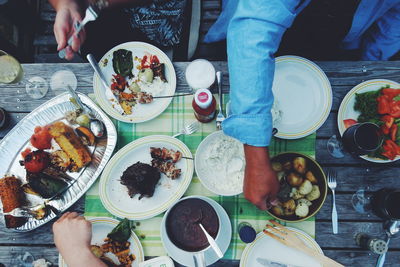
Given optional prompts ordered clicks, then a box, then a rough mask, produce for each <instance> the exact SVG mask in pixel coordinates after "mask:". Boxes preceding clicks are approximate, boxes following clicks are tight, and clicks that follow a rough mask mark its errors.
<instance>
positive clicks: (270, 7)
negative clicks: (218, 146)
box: [222, 0, 309, 146]
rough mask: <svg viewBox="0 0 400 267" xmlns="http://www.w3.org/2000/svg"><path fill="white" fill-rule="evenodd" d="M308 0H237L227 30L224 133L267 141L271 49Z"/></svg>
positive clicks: (257, 143) (255, 143)
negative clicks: (227, 93)
mask: <svg viewBox="0 0 400 267" xmlns="http://www.w3.org/2000/svg"><path fill="white" fill-rule="evenodd" d="M308 2H309V1H307V0H306V1H301V0H262V1H259V0H240V1H239V3H238V7H237V10H236V12H235V15H234V16H233V18H232V20H231V22H230V24H229V27H228V34H227V45H228V68H229V79H230V86H231V88H230V99H231V115H230V116H229V117H228V118H227V119H226V120H224V122H223V125H222V126H223V130H224V133H225V134H227V135H229V136H232V137H234V138H236V139H238V140H239V141H241V142H242V143H244V144H248V145H252V146H268V145H269V143H270V139H271V135H272V115H271V107H272V104H273V100H274V97H273V94H272V82H273V78H274V69H275V61H274V53H275V52H276V50H277V49H278V47H279V44H280V41H281V38H282V35H283V33H284V32H285V31H286V29H287V28H289V27H290V26H291V25H292V23H293V20H294V19H295V17H296V14H298V12H300V10H301V9H302V8H304V6H305V5H306V4H308Z"/></svg>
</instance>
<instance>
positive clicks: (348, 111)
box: [337, 79, 400, 163]
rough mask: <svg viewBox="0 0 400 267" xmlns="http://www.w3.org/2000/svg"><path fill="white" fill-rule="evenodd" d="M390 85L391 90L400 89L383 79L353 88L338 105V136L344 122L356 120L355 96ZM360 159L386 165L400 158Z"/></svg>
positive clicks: (392, 82)
mask: <svg viewBox="0 0 400 267" xmlns="http://www.w3.org/2000/svg"><path fill="white" fill-rule="evenodd" d="M386 85H390V87H391V88H396V89H398V88H400V84H399V83H397V82H394V81H391V80H385V79H374V80H369V81H365V82H362V83H360V84H358V85H356V86H354V87H353V89H351V90H350V91H349V92H348V93H347V94H346V95H345V97H344V98H343V100H342V103H340V107H339V112H338V120H337V123H338V128H339V132H340V135H343V133H344V131H345V130H346V127H345V126H344V122H343V121H344V120H347V119H353V120H357V118H358V116H359V115H360V112H358V111H355V110H354V104H355V101H356V94H359V93H365V92H370V91H376V90H379V89H380V88H382V87H383V86H386ZM360 158H362V159H365V160H368V161H371V162H376V163H387V162H392V161H396V160H398V159H400V156H397V157H396V158H395V159H394V160H384V159H379V158H372V157H368V156H360Z"/></svg>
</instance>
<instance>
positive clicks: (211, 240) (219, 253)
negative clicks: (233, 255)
mask: <svg viewBox="0 0 400 267" xmlns="http://www.w3.org/2000/svg"><path fill="white" fill-rule="evenodd" d="M199 226H200V228H201V230H203V233H204V234H205V235H206V238H207V241H208V243H210V246H211V247H212V249H213V250H214V251H215V254H217V256H218V258H222V257H223V256H224V254H223V253H222V251H221V249H220V248H219V246H218V244H217V242H215V240H214V238H213V237H212V236H211V235H210V234H209V233H208V232H207V231H206V229H204V227H203V225H202V224H201V223H199Z"/></svg>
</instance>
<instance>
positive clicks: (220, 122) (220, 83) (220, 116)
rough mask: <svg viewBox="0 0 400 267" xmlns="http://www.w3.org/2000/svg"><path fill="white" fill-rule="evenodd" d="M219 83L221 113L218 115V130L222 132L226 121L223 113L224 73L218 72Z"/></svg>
mask: <svg viewBox="0 0 400 267" xmlns="http://www.w3.org/2000/svg"><path fill="white" fill-rule="evenodd" d="M217 83H218V96H219V112H218V115H217V129H218V130H221V129H222V127H221V124H222V121H223V120H225V116H224V113H223V112H222V104H223V103H222V72H221V71H217Z"/></svg>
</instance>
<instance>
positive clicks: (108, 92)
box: [86, 54, 125, 115]
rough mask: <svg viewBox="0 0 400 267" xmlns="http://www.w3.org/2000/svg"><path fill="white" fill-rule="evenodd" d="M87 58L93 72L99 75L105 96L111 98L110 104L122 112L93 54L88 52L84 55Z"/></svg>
mask: <svg viewBox="0 0 400 267" xmlns="http://www.w3.org/2000/svg"><path fill="white" fill-rule="evenodd" d="M86 58H87V60H88V61H89V63H90V65H91V66H92V68H93V70H94V72H95V73H96V74H97V76H99V78H100V81H101V84H102V85H103V87H104V89H105V90H106V91H105V93H106V97H107V98H108V99H112V100H113V101H112V106H113V108H114V109H116V110H117V111H118V112H119V113H120V114H122V115H123V114H124V113H125V112H124V110H123V109H122V107H121V105H120V104H119V101H118V99H117V97H116V96H115V95H114V94H113V92H112V91H111V88H110V86H109V85H108V83H107V80H106V78H105V77H104V74H103V72H102V71H101V69H100V67H99V64H98V63H97V61H96V59H95V58H94V56H93V55H92V54H88V55H87V56H86Z"/></svg>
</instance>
